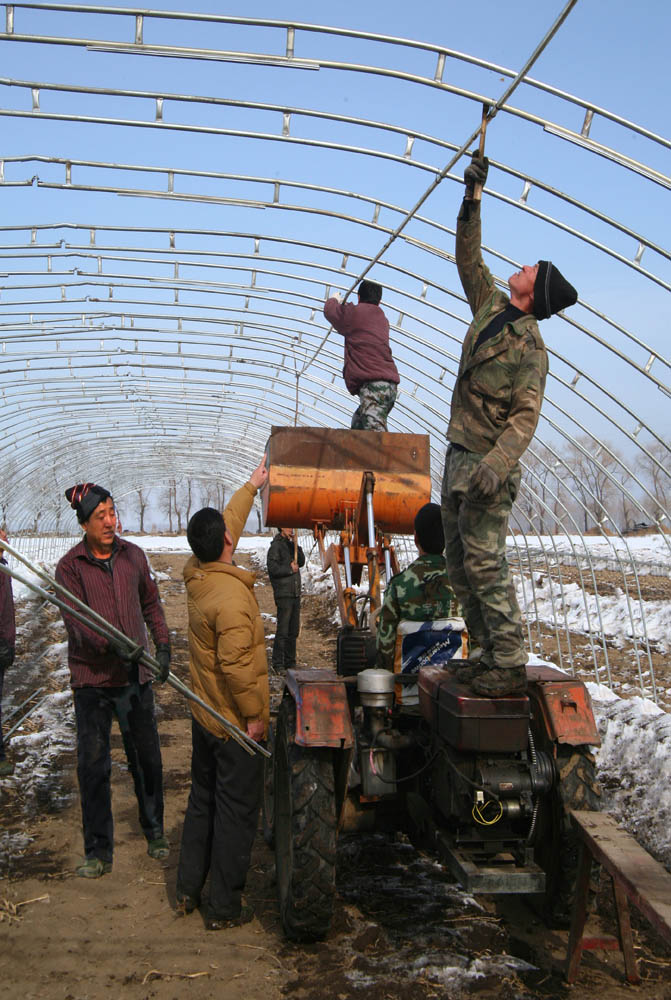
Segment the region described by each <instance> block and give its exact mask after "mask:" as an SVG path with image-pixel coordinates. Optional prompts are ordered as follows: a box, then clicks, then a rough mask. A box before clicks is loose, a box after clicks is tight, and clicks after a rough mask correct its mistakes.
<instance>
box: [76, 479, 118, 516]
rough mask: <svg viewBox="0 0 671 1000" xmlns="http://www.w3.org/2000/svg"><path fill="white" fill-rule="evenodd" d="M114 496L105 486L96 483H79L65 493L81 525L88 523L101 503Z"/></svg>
mask: <svg viewBox="0 0 671 1000" xmlns="http://www.w3.org/2000/svg"><path fill="white" fill-rule="evenodd" d="M111 496H112V494H111V493H110V492H109V490H106V489H105V488H104V486H96V484H95V483H79V484H78V485H77V486H71V487H70V489H68V490H66V491H65V498H66V500H67V501H68V503H69V504H70V506H71V507H72V509H73V510H74V511H75V513H76V515H77V520H78V521H79V523H80V524H84V522H85V521H88V519H89V518H90V516H91V514H92V513H93V511H94V510H95V509H96V507H97V506H98V504H99V503H102V502H103V501H104V500H107V498H108V497H111Z"/></svg>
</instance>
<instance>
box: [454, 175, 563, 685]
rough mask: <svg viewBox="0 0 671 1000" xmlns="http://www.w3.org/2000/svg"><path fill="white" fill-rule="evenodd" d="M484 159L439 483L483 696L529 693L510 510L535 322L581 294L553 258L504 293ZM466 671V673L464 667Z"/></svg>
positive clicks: (540, 366) (460, 232)
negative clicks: (491, 256)
mask: <svg viewBox="0 0 671 1000" xmlns="http://www.w3.org/2000/svg"><path fill="white" fill-rule="evenodd" d="M487 169H488V162H487V160H486V159H484V158H481V159H478V158H474V159H473V161H472V163H471V164H470V165H469V166H468V167H467V168H466V171H465V174H464V179H465V182H466V194H465V197H464V200H463V203H462V206H461V210H460V212H459V217H458V221H457V238H456V262H457V267H458V270H459V277H460V278H461V283H462V285H463V288H464V292H465V293H466V297H467V299H468V304H469V306H470V307H471V311H472V313H473V321H472V322H471V325H470V327H469V328H468V332H467V334H466V337H465V338H464V343H463V348H462V352H461V361H460V364H459V373H458V375H457V380H456V383H455V386H454V391H453V394H452V409H451V414H450V422H449V426H448V428H447V439H448V442H449V447H448V449H447V454H446V458H445V475H444V479H443V489H442V511H443V527H444V530H445V558H446V564H447V572H448V576H449V578H450V583H451V585H452V587H453V589H454V592H455V594H456V596H457V598H458V600H459V603H460V604H461V607H462V610H463V615H464V618H465V619H466V625H467V628H468V632H469V636H470V638H471V642H472V643H473V644H474V645H476V646H479V647H480V649H481V656H480V659H479V661H478V662H475V663H473V664H471V665H470V668H463V670H462V672H461V676H460V677H459V679H460V680H463V681H467V682H468V683H469V684H470V686H471V689H472V690H473V691H475V693H476V694H479V695H484V696H490V697H499V696H503V695H509V694H519V693H523V692H524V691H526V686H527V678H526V669H525V665H526V662H527V659H528V657H527V653H526V651H525V648H524V640H523V632H522V621H521V615H520V609H519V606H518V604H517V599H516V597H515V589H514V586H513V582H512V579H511V576H510V571H509V568H508V563H507V560H506V535H507V531H508V518H509V516H510V511H511V508H512V505H513V503H514V501H515V498H516V496H517V492H518V489H519V484H520V465H519V460H520V458H521V456H522V455H523V454H524V452H525V450H526V448H527V447H528V445H529V443H530V441H531V439H532V438H533V435H534V432H535V430H536V424H537V423H538V417H539V414H540V410H541V404H542V401H543V393H544V391H545V379H546V376H547V372H548V356H547V351H546V349H545V344H544V343H543V339H542V337H541V335H540V332H539V329H538V320H541V319H547V318H548V317H549V316H551V315H553V314H554V313H556V312H559V311H560V310H561V309H564V308H566V307H567V306H570V305H573V304H574V303H575V302H576V300H577V297H578V296H577V292H576V290H575V288H573V286H572V285H570V284H569V283H568V281H566V279H565V278H564V277H563V276H562V274H561V273H560V272H559V270H558V269H557V268H556V267H555V266H554V264H552V263H551V261H547V260H540V261H538V263H537V264H534V265H525V266H524V267H523V268H522V269H521V270H520V271H518V272H517V273H516V274H513V275H511V277H510V279H509V282H508V284H509V288H510V297H508V296H507V295H505V294H504V293H503V292H501V291H499V290H498V289H497V287H496V285H495V283H494V279H493V278H492V276H491V274H490V272H489V270H488V269H487V267H486V266H485V263H484V261H483V259H482V253H481V250H480V201H478V200H476V199H474V197H473V195H474V186H475V184H484V182H485V180H486V177H487ZM458 676H459V675H458Z"/></svg>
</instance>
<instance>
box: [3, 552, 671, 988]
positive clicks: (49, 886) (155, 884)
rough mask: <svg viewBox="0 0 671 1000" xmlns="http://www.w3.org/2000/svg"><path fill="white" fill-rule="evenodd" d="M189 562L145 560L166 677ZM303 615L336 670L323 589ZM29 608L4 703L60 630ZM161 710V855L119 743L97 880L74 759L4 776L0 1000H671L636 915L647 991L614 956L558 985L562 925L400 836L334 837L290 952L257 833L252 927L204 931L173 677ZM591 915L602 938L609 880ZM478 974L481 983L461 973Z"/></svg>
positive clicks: (311, 645)
mask: <svg viewBox="0 0 671 1000" xmlns="http://www.w3.org/2000/svg"><path fill="white" fill-rule="evenodd" d="M184 558H185V557H184V556H180V555H173V554H170V555H153V556H151V562H152V565H153V567H154V569H155V570H157V571H162V572H163V573H166V574H167V575H168V576H169V579H166V580H164V581H163V582H162V583H161V591H162V596H163V600H164V603H165V609H166V616H167V619H168V623H169V626H170V629H171V630H172V632H173V636H172V640H173V650H174V657H173V669H174V671H175V673H177V674H178V675H179V676H181V677H183V678H184V679H186V677H187V651H186V641H185V627H186V622H185V603H184V592H183V586H182V580H181V569H182V565H183V562H184ZM239 561H240V562H242V563H244V562H245V561H246V560H245V557H244V556H243V557H242V558H241V559H239ZM257 592H258V598H259V604H260V606H261V610H262V612H263V613H264V615H265V616H266V617H265V621H266V629H267V633H268V634H272V633H273V631H274V621H273V617H272V616H273V614H274V603H273V600H272V591H271V589H270V586H269V584H268V581H267V578H265V579H264V575H263V574H261V576H260V585H259V586H258V588H257ZM303 611H304V614H303V630H302V634H301V638H300V640H299V665H305V666H310V667H315V666H324V667H329V666H332V665H333V659H334V648H335V629H334V627H333V625H332V624H331V614H332V609H331V606H330V603H329V602H328V599H327V598H326V597H324V596H315V597H306V598H305V599H304V608H303ZM33 614H34V620H33V621H32V622H31V623H30V629H29V639H30V653H29V654H25V653H21V654H20V656H19V659H18V660H17V664H16V666H15V668H13V669H12V671H10V672H9V673H8V674H7V677H6V687H7V689H8V690H9V691H13V696H14V700H18V695H19V694H22V693H25V695H26V696H27V695H28V694H29V693H30V690H29V689H30V688H31V687H32V688H34V687H35V686H36V685H35V680H34V677H35V671H36V670H37V669H38V667H39V670H40V677H41V678H42V679H41V681H40V682H41V683H45V681H44V679H43V678H44V677H45V676H46V677H47V685H48V683H49V682H48V671H49V662H48V658H43V659H42V660H40V659H39V658H40V656H41V652H42V650H43V649H45V648H46V647H47V646H48V645H49V644H50V643H53V642H56V641H61V640H62V637H63V636H62V631H61V627H60V624H59V622H58V618H57V615H55V614H54V612H53V609H52V608H51V607H50V606H48V605H47V606H43V607H42V608H40V609H39V610H37V611H34V612H33ZM24 657H25V660H24ZM28 659H29V660H30V666H31V669H30V670H29V669H28V664H27V661H28ZM22 662H25V664H26V669H24V670H21V665H22ZM40 664H41V666H40ZM31 670H32V672H31ZM13 686H14V687H13ZM271 687H272V691H273V699H274V702H275V703H276V702H277V699H278V698H279V694H280V692H281V688H282V679H281V678H280V677H274V676H273V677H272V678H271ZM22 688H23V689H25V690H22ZM157 703H158V706H159V712H160V716H159V728H160V733H161V744H162V748H163V763H164V774H165V791H166V795H165V800H166V832H167V834H168V836H169V837H170V840H171V843H172V851H171V854H170V857H169V858H168V859H167V861H166V862H157V861H152V860H151V859H150V858H149V857H148V856H147V854H146V851H145V843H144V840H143V838H142V835H141V832H140V830H139V825H138V821H137V809H136V803H135V798H134V795H133V791H132V784H131V780H130V776H129V774H128V772H127V769H126V766H125V758H124V754H123V750H122V748H121V743H120V738H119V736H118V735H117V736H116V737H115V738H114V741H113V762H114V765H113V795H114V815H115V823H116V829H115V843H116V850H115V858H114V869H113V872H112V873H111V874H110V875H108V876H105V877H103V878H102V879H99V880H95V881H87V880H85V879H79V878H76V877H74V874H73V870H74V867H75V865H76V863H77V862H78V860H79V859H80V858H81V830H80V815H79V800H78V795H77V789H76V778H75V773H74V757H73V754H72V753H71V752H70V753H67V754H63V755H61V757H59V758H58V761H57V763H56V764H55V765H52V767H53V768H54V774H53V780H52V781H51V782H50V783H48V787H49V788H50V789H51V791H50V792H49V793H48V794H45V795H44V796H43V797H42V798H41V799H40V800H39V801H38V802H37V803H36V802H35V800H34V799H31V800H30V801H28V800H27V799H26V798H25V796H24V795H23V792H22V788H21V786H20V784H19V783H18V782H16V781H15V780H14V779H10V780H9V781H3V782H1V783H0V811H1V819H0V984H1V991H2V997H3V998H6V1000H14V998H40V1000H42V998H44V1000H103V998H123V1000H149V998H156V1000H177V998H179V1000H184V998H186V1000H205V998H214V997H217V998H220V1000H221V998H225V1000H236V998H238V997H239V998H243V997H244V998H245V1000H274V998H290V1000H327V998H328V1000H351V998H364V997H365V998H366V1000H400V998H403V1000H424V998H457V997H461V996H466V995H469V994H470V993H477V994H478V995H479V996H481V997H483V998H494V997H496V998H499V1000H512V998H526V1000H528V998H539V997H543V998H549V1000H551V998H559V997H568V996H569V995H570V996H571V997H572V998H574V1000H593V998H594V996H595V995H597V994H600V995H601V996H604V997H608V998H621V997H622V998H624V997H629V998H631V997H632V996H634V997H640V998H641V1000H643V998H644V1000H671V949H668V948H666V947H665V946H664V945H663V943H662V942H661V941H660V940H658V939H657V938H656V937H655V936H654V935H653V933H652V932H651V931H650V929H649V928H648V926H647V925H646V924H644V923H643V922H642V921H641V920H639V919H638V917H637V915H636V914H632V920H633V924H634V929H635V943H636V947H637V954H638V956H639V960H640V968H641V973H642V976H643V980H644V981H643V983H642V984H641V985H640V986H638V987H631V986H627V985H625V984H624V982H623V976H622V962H621V959H620V956H619V955H618V954H616V953H614V952H591V953H587V954H586V955H585V957H584V959H583V963H582V967H581V974H580V978H579V981H578V983H577V984H576V985H575V986H573V987H571V988H569V987H567V986H566V985H565V984H564V983H563V979H562V976H561V962H562V960H563V957H564V955H565V950H566V938H567V935H566V933H565V932H560V931H549V930H547V928H545V927H544V925H543V924H542V923H541V922H540V920H539V918H538V917H537V915H536V914H535V912H534V910H533V909H532V908H530V906H528V905H527V904H526V903H525V902H524V901H523V900H521V899H509V900H506V901H505V902H504V903H500V902H496V901H495V900H494V899H493V898H486V897H478V898H477V899H475V898H473V897H468V896H466V895H464V894H463V893H462V892H460V890H459V889H458V887H457V886H455V885H454V884H453V883H452V882H451V880H450V878H449V876H448V875H447V874H446V873H445V872H444V871H443V870H442V869H441V868H440V867H439V866H438V865H437V864H436V863H435V862H434V861H433V860H432V859H430V858H424V857H422V856H420V855H418V854H417V853H416V852H415V851H414V850H413V849H412V847H411V846H410V844H409V843H408V842H407V841H404V840H402V839H398V840H395V839H392V838H384V837H381V836H377V837H367V838H362V839H357V840H356V841H355V840H350V841H343V843H342V844H341V845H340V848H339V860H338V899H337V905H336V913H335V919H334V922H333V927H332V930H331V932H330V933H329V935H328V937H327V939H326V940H325V941H324V942H321V943H318V944H315V945H309V946H305V945H301V946H297V945H292V944H290V943H288V942H286V941H285V940H284V939H283V937H282V932H281V928H280V925H279V919H278V907H277V903H276V898H275V885H274V876H273V872H274V862H273V856H272V854H271V852H270V851H269V849H268V848H267V847H266V845H265V843H264V841H263V838H262V837H261V836H260V835H259V836H258V837H257V840H256V843H255V848H254V853H253V858H252V866H251V870H250V873H249V878H248V885H247V893H246V896H247V900H248V901H249V902H250V903H251V904H252V905H253V907H254V909H255V912H256V918H255V919H254V921H253V922H252V923H250V924H248V925H246V926H245V927H241V928H236V929H232V930H227V931H219V932H207V931H205V929H204V924H203V918H202V915H201V914H200V912H198V911H196V912H195V913H193V914H191V915H190V916H188V917H178V916H177V915H176V914H175V911H174V901H175V900H174V894H175V872H176V864H177V856H178V851H179V841H180V832H181V825H182V819H183V815H184V809H185V806H186V801H187V796H188V790H189V764H190V727H189V712H188V707H187V705H186V703H185V702H184V700H183V699H182V698H181V696H180V695H179V694H177V693H176V692H175V691H173V690H172V689H171V688H169V687H164V688H161V689H159V690H158V691H157ZM8 835H11V836H12V837H13V838H14V843H16V838H17V837H18V836H20V835H23V842H24V845H25V846H24V847H23V849H22V850H21V852H20V853H18V854H17V852H16V850H14V851H12V852H7V851H6V850H5V846H4V845H5V844H6V842H7V841H6V838H7V837H8ZM599 912H600V914H601V916H602V919H603V921H605V923H606V925H607V927H606V929H607V930H609V931H612V929H613V925H612V923H611V922H610V921H611V920H612V917H613V912H612V906H611V905H610V897H609V894H608V891H607V887H606V886H604V887H603V888H602V890H601V892H600V895H599ZM496 956H513V957H514V960H515V961H514V963H513V965H514V966H516V967H511V963H510V961H506V962H505V964H504V962H503V961H501V962H499V966H498V968H497V960H496ZM483 961H485V962H486V964H485V965H483V964H482V963H483ZM480 968H482V974H481V975H480V976H479V978H469V979H467V980H464V979H463V978H462V977H463V975H464V974H465V973H471V974H472V973H473V972H475V971H477V970H478V969H480Z"/></svg>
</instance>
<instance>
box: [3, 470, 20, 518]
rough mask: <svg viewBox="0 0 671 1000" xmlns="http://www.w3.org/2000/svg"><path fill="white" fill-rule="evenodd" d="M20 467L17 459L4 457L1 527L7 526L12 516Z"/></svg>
mask: <svg viewBox="0 0 671 1000" xmlns="http://www.w3.org/2000/svg"><path fill="white" fill-rule="evenodd" d="M17 475H18V467H17V464H16V461H15V459H13V458H4V459H3V462H2V475H1V476H0V528H6V527H7V522H8V521H9V518H10V510H11V504H12V500H13V499H14V496H15V489H16V478H17Z"/></svg>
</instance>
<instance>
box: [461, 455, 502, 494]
mask: <svg viewBox="0 0 671 1000" xmlns="http://www.w3.org/2000/svg"><path fill="white" fill-rule="evenodd" d="M500 485H501V480H500V479H499V477H498V474H497V473H496V472H494V470H493V469H492V467H491V465H487V463H486V462H480V464H479V465H478V467H477V468H476V470H475V472H474V473H473V475H472V476H471V479H470V482H469V484H468V497H469V499H470V500H488V499H489V498H490V497H493V496H494V494H495V493H496V491H497V490H498V488H499V486H500Z"/></svg>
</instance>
